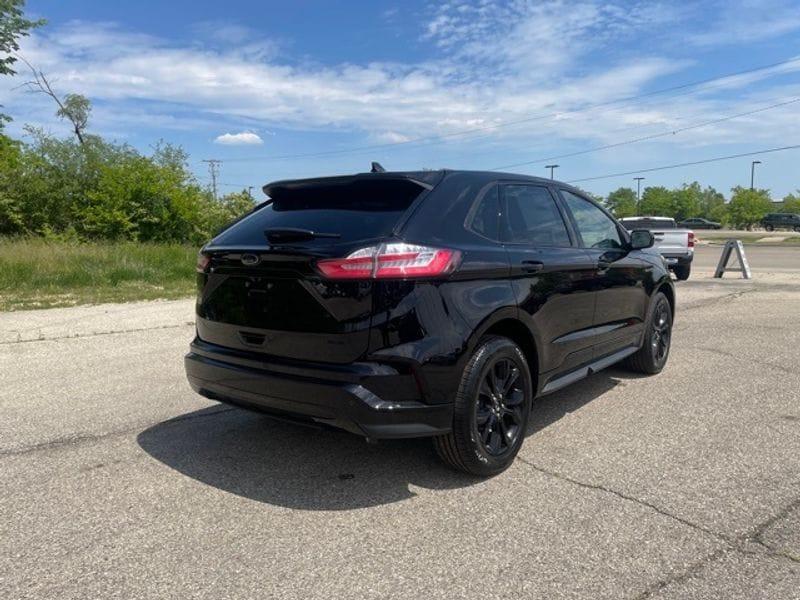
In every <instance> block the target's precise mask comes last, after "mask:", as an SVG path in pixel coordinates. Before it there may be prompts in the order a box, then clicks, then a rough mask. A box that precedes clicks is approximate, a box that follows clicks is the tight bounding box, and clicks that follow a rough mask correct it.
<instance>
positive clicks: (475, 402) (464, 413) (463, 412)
mask: <svg viewBox="0 0 800 600" xmlns="http://www.w3.org/2000/svg"><path fill="white" fill-rule="evenodd" d="M533 390H534V385H533V379H532V377H531V373H530V369H529V366H528V361H527V359H526V357H525V354H524V353H523V352H522V350H521V349H520V347H519V346H517V344H515V343H514V342H513V341H512V340H510V339H508V338H505V337H500V336H489V337H486V338H484V339H482V340H481V341H480V342H479V343H478V345H477V348H476V349H475V351H474V352H473V354H472V356H471V357H470V359H469V361H468V362H467V365H466V366H465V367H464V372H463V374H462V376H461V383H460V384H459V387H458V392H457V393H456V397H455V401H454V403H453V428H452V431H451V432H450V433H448V434H446V435H442V436H439V437H436V438H433V444H434V448H436V452H437V453H438V454H439V457H440V458H441V459H442V460H443V461H444V462H445V463H447V464H448V465H449V466H451V467H453V468H454V469H458V470H459V471H464V472H466V473H470V474H471V475H479V476H481V477H488V476H491V475H496V474H498V473H500V472H502V471H503V470H505V469H506V468H508V466H509V465H510V464H511V463H512V462H514V457H515V456H516V455H517V453H518V452H519V449H520V448H521V447H522V443H523V442H524V440H525V431H526V429H527V426H528V418H529V416H530V410H531V401H532V397H533Z"/></svg>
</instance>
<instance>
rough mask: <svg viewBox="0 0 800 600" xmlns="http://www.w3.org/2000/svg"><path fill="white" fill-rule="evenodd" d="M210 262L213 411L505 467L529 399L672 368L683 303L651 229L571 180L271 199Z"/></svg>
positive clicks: (402, 184)
mask: <svg viewBox="0 0 800 600" xmlns="http://www.w3.org/2000/svg"><path fill="white" fill-rule="evenodd" d="M264 191H265V193H266V194H267V195H268V196H269V198H270V200H268V201H267V202H265V203H264V204H262V205H260V206H258V207H257V208H256V209H255V210H253V211H252V212H251V213H250V214H248V215H247V216H246V217H245V218H243V219H241V220H239V221H238V222H236V223H235V224H233V225H232V226H231V227H229V228H228V229H227V230H225V231H223V232H222V233H221V234H219V235H218V236H217V237H215V238H214V239H213V240H212V241H211V242H209V243H208V244H207V245H206V246H205V247H204V248H203V250H202V252H201V254H200V256H199V259H198V264H197V272H198V274H197V283H198V299H197V336H196V338H195V340H194V341H193V342H192V344H191V351H190V352H189V354H187V356H186V359H185V364H186V372H187V374H188V378H189V381H190V383H191V385H192V387H193V388H194V389H195V390H196V391H197V392H199V393H200V394H202V395H203V396H206V397H208V398H212V399H214V400H219V401H222V402H227V403H231V404H235V405H238V406H242V407H246V408H251V409H256V410H260V411H264V412H267V413H270V414H272V415H274V416H277V417H281V418H284V419H290V420H300V421H302V420H306V421H313V422H317V423H327V424H330V425H334V426H336V427H339V428H341V429H345V430H347V431H350V432H353V433H356V434H358V435H362V436H364V437H366V438H367V439H368V440H373V439H380V438H408V437H422V436H428V437H432V438H433V439H434V444H435V447H436V449H437V451H438V453H439V455H440V456H441V457H442V459H444V461H445V462H446V463H448V464H449V465H451V466H453V467H455V468H457V469H461V470H463V471H467V472H469V473H474V474H479V475H491V474H494V473H498V472H500V471H502V470H503V469H504V468H506V467H507V466H508V465H509V464H510V463H511V462H512V461H513V459H514V456H515V455H516V454H517V452H518V451H519V449H520V446H521V445H522V442H523V439H524V436H525V432H526V428H527V426H528V420H529V415H530V411H531V402H532V400H533V399H534V398H535V397H536V396H538V395H541V394H546V393H549V392H553V391H555V390H558V389H560V388H563V387H564V386H566V385H569V384H571V383H573V382H575V381H577V380H579V379H582V378H583V377H586V376H588V375H590V374H592V373H595V372H596V371H599V370H600V369H603V368H605V367H608V366H610V365H612V364H615V363H617V362H619V361H622V360H626V361H627V364H628V365H629V366H630V367H631V368H632V369H634V370H636V371H639V372H643V373H651V374H652V373H658V372H659V371H661V369H662V368H663V367H664V365H665V363H666V361H667V357H668V355H669V349H670V339H671V330H672V322H673V314H674V308H675V292H674V288H673V284H672V282H671V280H670V277H669V274H668V272H667V268H666V266H665V263H664V261H663V260H662V258H661V257H660V256H659V255H658V254H657V253H654V252H653V251H652V250H649V249H648V248H649V247H650V246H652V244H653V236H652V234H650V233H649V232H647V231H633V232H630V233H629V232H627V231H626V230H625V229H624V228H623V227H621V226H620V225H619V224H618V223H617V222H616V221H615V220H614V218H613V217H612V216H611V215H610V214H609V213H608V212H606V211H605V210H604V209H603V208H601V207H600V206H599V205H597V204H596V203H595V202H593V201H592V200H591V199H589V198H588V197H586V196H585V195H584V194H583V193H582V192H580V191H579V190H576V189H574V188H572V187H569V186H568V185H565V184H561V183H558V182H554V181H550V180H543V179H539V178H534V177H526V176H520V175H508V174H500V173H493V172H486V173H484V172H463V171H424V172H402V173H400V172H397V173H386V172H378V173H363V174H358V175H351V176H344V177H328V178H321V179H306V180H298V181H279V182H277V183H271V184H269V185H267V186H265V187H264Z"/></svg>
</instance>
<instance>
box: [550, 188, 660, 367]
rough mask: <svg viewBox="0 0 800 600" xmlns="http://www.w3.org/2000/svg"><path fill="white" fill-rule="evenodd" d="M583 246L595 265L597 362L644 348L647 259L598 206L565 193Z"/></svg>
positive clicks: (595, 351) (564, 195)
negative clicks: (633, 252) (630, 245)
mask: <svg viewBox="0 0 800 600" xmlns="http://www.w3.org/2000/svg"><path fill="white" fill-rule="evenodd" d="M560 194H561V197H562V198H563V201H564V205H565V206H566V208H567V211H568V213H569V215H570V217H571V222H572V224H573V227H574V229H575V231H576V233H577V234H578V238H579V244H580V246H582V247H583V248H584V250H585V251H586V252H587V253H588V254H589V255H590V257H591V259H592V262H593V264H594V267H595V289H596V291H597V297H596V302H595V311H594V320H593V329H594V336H593V337H594V358H595V359H599V358H602V357H604V356H608V355H610V354H614V353H615V352H620V351H624V350H629V349H631V348H633V347H638V345H639V343H640V338H641V333H642V331H643V328H644V320H645V318H646V315H647V307H648V300H649V296H648V294H647V290H646V287H645V284H646V281H647V276H648V269H652V268H653V267H652V266H651V265H650V264H648V263H647V262H646V261H643V260H641V259H639V258H637V257H636V256H635V255H631V254H630V250H629V249H628V244H627V240H626V238H625V236H624V235H623V233H622V231H621V227H620V226H619V225H618V224H617V222H616V220H615V219H614V218H613V217H611V216H610V215H609V214H608V213H606V212H605V211H604V210H603V209H601V208H600V207H599V206H597V205H596V204H595V203H594V202H591V201H590V200H588V199H586V198H583V197H581V196H578V195H577V194H574V193H573V192H571V191H568V190H564V189H562V190H560Z"/></svg>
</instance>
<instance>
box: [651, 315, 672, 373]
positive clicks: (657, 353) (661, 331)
mask: <svg viewBox="0 0 800 600" xmlns="http://www.w3.org/2000/svg"><path fill="white" fill-rule="evenodd" d="M671 317H672V315H670V308H669V304H668V303H666V302H661V303H659V304H658V305H657V306H656V309H655V312H654V313H653V320H652V323H651V325H650V326H651V327H652V329H653V331H652V333H651V335H650V349H651V351H652V353H653V362H655V363H663V362H664V361H665V360H666V358H667V354H669V343H670V339H671V337H672V318H671Z"/></svg>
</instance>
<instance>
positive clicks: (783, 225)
mask: <svg viewBox="0 0 800 600" xmlns="http://www.w3.org/2000/svg"><path fill="white" fill-rule="evenodd" d="M761 225H763V226H764V229H766V230H767V231H775V230H776V229H793V230H794V231H800V215H796V214H794V213H770V214H768V215H765V216H764V218H763V219H761Z"/></svg>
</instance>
